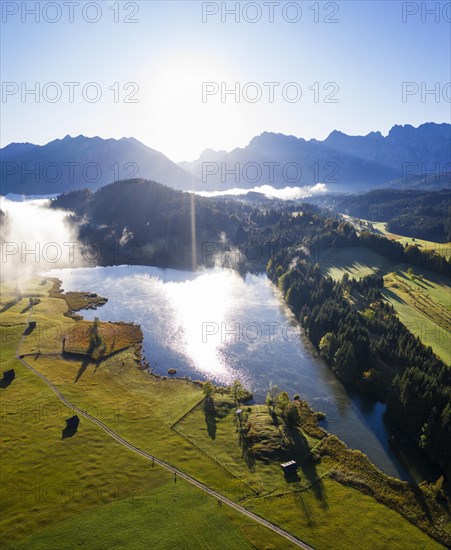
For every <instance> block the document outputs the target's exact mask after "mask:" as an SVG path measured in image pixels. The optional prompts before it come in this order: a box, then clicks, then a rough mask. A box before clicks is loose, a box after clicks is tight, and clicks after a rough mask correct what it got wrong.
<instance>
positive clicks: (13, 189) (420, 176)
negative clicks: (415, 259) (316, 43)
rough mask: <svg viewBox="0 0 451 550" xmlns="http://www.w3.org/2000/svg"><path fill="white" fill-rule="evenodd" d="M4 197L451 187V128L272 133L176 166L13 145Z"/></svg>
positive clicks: (108, 147)
mask: <svg viewBox="0 0 451 550" xmlns="http://www.w3.org/2000/svg"><path fill="white" fill-rule="evenodd" d="M0 161H1V191H2V194H7V193H22V194H27V195H36V194H51V193H62V192H67V191H73V190H76V189H81V188H86V187H87V188H89V189H91V190H96V189H98V188H99V187H102V186H103V185H106V184H108V183H111V182H113V181H117V180H124V179H128V178H135V177H139V178H146V179H151V180H154V181H158V182H161V183H164V184H166V185H169V186H171V187H173V188H175V189H179V190H204V191H222V190H226V189H231V188H241V189H253V188H254V187H258V186H261V185H272V186H273V187H275V188H279V189H280V188H284V187H303V186H311V185H314V184H316V183H324V184H326V186H327V189H328V190H329V191H331V192H334V191H348V192H349V191H365V190H368V189H371V188H376V187H387V186H392V187H395V188H402V187H404V188H405V187H415V188H427V189H430V190H433V189H441V188H443V187H446V186H448V187H449V185H450V183H451V124H445V123H443V124H436V123H425V124H422V125H421V126H419V127H418V128H414V127H413V126H410V125H405V126H394V127H393V128H392V129H391V130H390V132H389V133H388V135H387V136H383V135H382V134H381V133H380V132H371V133H369V134H368V135H366V136H349V135H347V134H344V133H342V132H339V131H336V130H335V131H333V132H332V133H331V134H330V135H329V136H328V137H327V138H326V139H325V140H323V141H320V140H316V139H310V140H305V139H303V138H297V137H295V136H288V135H284V134H276V133H270V132H264V133H262V134H261V135H259V136H256V137H254V138H253V139H252V140H251V141H250V142H249V144H248V145H247V146H246V147H243V148H236V149H233V150H232V151H230V152H227V151H214V150H213V149H206V150H205V151H204V152H203V153H202V154H201V155H200V157H199V158H198V159H197V160H195V161H192V162H180V163H178V164H176V163H174V162H172V161H171V160H170V159H169V158H168V157H166V156H165V155H163V154H162V153H160V152H158V151H156V150H154V149H151V148H150V147H147V146H146V145H144V144H143V143H141V142H140V141H138V140H136V139H134V138H122V139H118V140H116V139H102V138H100V137H93V138H89V137H85V136H82V135H80V136H78V137H70V136H66V137H65V138H63V139H56V140H54V141H51V142H50V143H47V144H46V145H33V144H31V143H11V144H10V145H7V146H6V147H4V148H3V149H0Z"/></svg>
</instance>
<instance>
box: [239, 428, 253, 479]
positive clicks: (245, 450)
mask: <svg viewBox="0 0 451 550" xmlns="http://www.w3.org/2000/svg"><path fill="white" fill-rule="evenodd" d="M239 441H240V447H241V456H242V458H243V460H244V462H245V463H246V466H247V467H248V468H249V470H250V471H251V472H254V471H255V457H254V454H253V452H252V447H251V444H250V442H249V440H248V438H247V437H246V433H245V432H244V431H243V430H240V432H239Z"/></svg>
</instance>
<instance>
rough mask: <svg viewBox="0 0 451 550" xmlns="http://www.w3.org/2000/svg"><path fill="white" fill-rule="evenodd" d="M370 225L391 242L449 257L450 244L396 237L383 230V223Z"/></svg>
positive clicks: (450, 252) (450, 255)
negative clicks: (413, 246)
mask: <svg viewBox="0 0 451 550" xmlns="http://www.w3.org/2000/svg"><path fill="white" fill-rule="evenodd" d="M370 223H372V225H373V227H374V229H375V230H376V231H377V232H379V233H380V234H382V235H385V237H387V238H388V239H391V240H392V241H398V242H400V243H402V244H403V245H406V244H409V245H415V246H418V247H419V248H420V249H421V250H434V251H435V252H436V254H441V255H442V256H445V258H449V257H451V243H436V242H434V241H425V240H423V239H414V238H412V237H404V236H402V235H396V234H395V233H390V232H389V231H387V229H386V228H385V222H370Z"/></svg>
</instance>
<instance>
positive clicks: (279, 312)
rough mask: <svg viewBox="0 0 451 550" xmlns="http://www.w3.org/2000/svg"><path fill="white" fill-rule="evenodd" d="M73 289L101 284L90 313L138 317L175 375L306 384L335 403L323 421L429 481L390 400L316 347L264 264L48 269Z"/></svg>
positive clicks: (153, 351) (313, 400) (148, 346)
mask: <svg viewBox="0 0 451 550" xmlns="http://www.w3.org/2000/svg"><path fill="white" fill-rule="evenodd" d="M46 275H47V276H53V277H58V278H59V279H61V280H62V281H63V287H64V290H66V291H70V290H81V291H92V292H96V293H98V294H100V295H102V296H105V297H107V298H108V302H107V303H106V304H105V305H104V306H103V307H101V308H100V309H98V310H95V311H93V310H86V311H84V312H83V315H84V317H85V318H86V319H91V320H92V319H94V317H96V316H97V317H99V319H100V320H102V321H127V322H136V323H139V324H140V325H141V327H142V330H143V333H144V353H145V356H146V359H147V360H148V361H149V362H150V365H151V368H152V369H153V370H154V371H155V372H156V373H159V374H161V375H167V371H168V369H170V368H174V369H176V370H177V376H189V377H191V378H192V379H198V380H206V379H210V380H212V381H213V382H216V383H219V384H224V385H225V384H230V383H231V382H232V381H233V380H234V379H237V378H238V379H240V380H241V381H242V383H243V384H244V385H245V386H246V388H248V389H249V390H250V391H252V392H253V394H254V399H255V401H256V402H260V403H261V402H264V400H265V396H266V392H267V390H268V387H269V386H270V385H273V384H274V385H277V386H278V387H279V388H280V390H286V391H287V392H288V393H289V394H290V397H293V395H294V394H295V393H299V394H300V396H301V398H302V399H306V400H307V401H308V402H309V403H310V405H311V406H312V408H313V409H314V410H318V411H323V412H325V413H326V419H325V420H324V421H322V422H321V425H322V426H323V427H324V428H325V429H326V430H328V431H329V432H331V433H333V434H335V435H337V436H338V437H339V438H340V439H342V440H343V441H345V442H346V444H347V445H348V446H349V447H351V448H354V449H360V450H361V451H363V452H364V453H366V454H367V455H368V456H369V458H370V459H371V460H372V462H374V464H376V465H377V466H378V467H379V468H380V469H381V470H382V471H384V472H385V473H387V474H389V475H392V476H394V477H398V478H400V479H406V480H414V481H417V482H418V481H421V480H422V479H424V478H425V477H433V475H434V473H435V472H434V469H432V468H431V467H430V464H428V462H427V461H426V459H425V457H424V456H423V455H421V454H420V453H419V452H418V451H416V450H415V449H413V448H410V447H409V446H407V445H401V446H399V447H398V448H396V447H395V446H393V445H391V444H390V443H389V442H388V438H389V437H390V431H389V429H388V427H387V426H386V425H385V423H384V418H383V415H384V411H385V405H384V404H382V403H379V402H378V401H376V400H374V399H372V398H370V397H368V396H362V395H361V394H358V393H356V392H351V391H350V390H347V389H346V388H345V387H344V386H343V384H342V383H341V382H340V381H339V380H338V379H337V378H336V376H335V375H334V373H333V372H332V371H331V370H330V369H329V367H327V365H326V364H325V363H324V361H323V360H322V359H321V358H320V357H318V355H317V353H316V351H315V350H314V348H313V347H312V345H311V344H310V342H309V341H308V340H307V338H306V337H305V336H304V334H303V332H302V330H301V329H300V328H299V326H298V325H297V323H296V321H295V319H294V317H293V315H292V313H291V312H290V310H289V309H288V307H287V306H286V305H285V304H284V302H283V299H282V296H281V294H280V293H279V291H278V290H277V289H276V288H275V287H274V285H272V284H271V282H270V281H269V280H268V279H267V277H266V275H265V274H263V273H262V274H247V275H246V276H245V277H242V276H240V275H239V274H237V273H236V272H234V271H232V270H229V269H223V268H214V269H208V270H207V269H206V270H203V271H197V272H187V271H179V270H174V269H161V268H155V267H146V266H114V267H96V268H76V269H69V268H68V269H57V270H52V271H50V272H48V273H46Z"/></svg>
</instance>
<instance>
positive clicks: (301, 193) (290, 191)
mask: <svg viewBox="0 0 451 550" xmlns="http://www.w3.org/2000/svg"><path fill="white" fill-rule="evenodd" d="M250 192H252V193H261V194H262V195H265V197H267V198H271V199H280V200H285V201H287V200H296V199H305V198H307V197H311V196H312V195H319V194H322V193H327V186H326V184H325V183H317V184H316V185H305V186H304V187H283V188H282V189H276V188H275V187H273V186H272V185H260V186H258V187H253V188H252V189H242V188H239V187H234V188H233V189H227V190H226V191H198V192H197V194H198V195H201V196H202V197H218V196H229V195H246V194H247V193H250Z"/></svg>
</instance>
